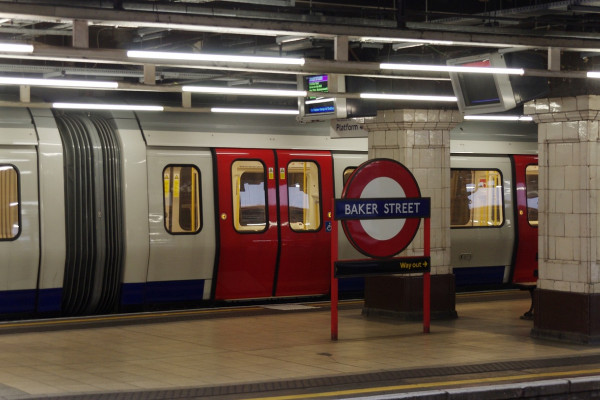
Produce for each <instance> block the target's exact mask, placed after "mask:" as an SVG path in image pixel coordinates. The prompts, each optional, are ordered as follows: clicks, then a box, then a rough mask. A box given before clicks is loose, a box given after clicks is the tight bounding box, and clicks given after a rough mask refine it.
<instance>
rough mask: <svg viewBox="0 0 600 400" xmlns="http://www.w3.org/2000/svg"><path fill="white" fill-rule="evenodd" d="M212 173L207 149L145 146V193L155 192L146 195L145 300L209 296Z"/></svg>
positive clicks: (212, 245) (212, 246)
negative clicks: (147, 243) (147, 236)
mask: <svg viewBox="0 0 600 400" xmlns="http://www.w3.org/2000/svg"><path fill="white" fill-rule="evenodd" d="M212 175H213V162H212V155H211V153H210V151H208V150H201V149H187V148H186V149H181V150H174V149H171V148H169V149H163V148H149V149H148V191H149V193H154V194H157V195H155V196H149V197H148V201H149V221H150V261H149V264H148V274H147V281H148V283H147V288H146V301H149V302H174V301H178V300H182V299H183V300H202V299H208V298H209V296H210V287H211V283H212V278H213V269H214V267H213V265H214V260H215V248H216V243H215V222H214V221H215V219H214V213H215V211H214V201H213V198H214V197H213V195H212V192H213V180H212ZM146 219H148V216H146Z"/></svg>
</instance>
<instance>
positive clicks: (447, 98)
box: [360, 93, 457, 102]
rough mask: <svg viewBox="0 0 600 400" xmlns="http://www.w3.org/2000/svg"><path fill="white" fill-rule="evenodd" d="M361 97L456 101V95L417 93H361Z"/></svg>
mask: <svg viewBox="0 0 600 400" xmlns="http://www.w3.org/2000/svg"><path fill="white" fill-rule="evenodd" d="M360 98H361V99H375V100H415V101H448V102H456V101H457V98H456V96H430V95H419V94H380V93H361V94H360Z"/></svg>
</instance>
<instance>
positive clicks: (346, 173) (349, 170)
mask: <svg viewBox="0 0 600 400" xmlns="http://www.w3.org/2000/svg"><path fill="white" fill-rule="evenodd" d="M354 171H356V167H348V168H346V169H345V170H344V180H343V182H344V186H346V182H348V179H350V175H352V173H353V172H354Z"/></svg>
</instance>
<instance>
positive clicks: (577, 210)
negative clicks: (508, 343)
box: [525, 95, 600, 343]
mask: <svg viewBox="0 0 600 400" xmlns="http://www.w3.org/2000/svg"><path fill="white" fill-rule="evenodd" d="M525 113H526V114H528V115H531V116H533V118H534V120H535V121H536V122H537V123H538V150H539V166H540V170H539V267H538V268H539V273H538V274H539V280H538V286H537V287H538V289H537V290H536V309H535V319H534V328H533V330H532V335H533V336H535V337H549V338H554V339H560V340H567V341H577V342H584V343H591V342H600V268H599V265H598V260H599V259H600V253H599V251H598V250H599V249H600V246H599V245H598V244H599V240H600V227H599V225H598V224H599V223H600V219H599V218H598V211H599V210H600V207H599V206H600V204H599V201H600V198H599V197H598V191H599V188H600V181H599V177H598V167H599V166H600V158H599V157H598V150H599V146H600V144H599V143H600V142H599V141H598V140H599V125H598V119H599V118H600V96H589V95H585V96H577V97H565V98H555V99H539V100H535V101H532V102H530V103H527V104H526V106H525Z"/></svg>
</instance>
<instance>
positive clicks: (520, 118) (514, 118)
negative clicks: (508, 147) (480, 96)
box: [464, 115, 533, 122]
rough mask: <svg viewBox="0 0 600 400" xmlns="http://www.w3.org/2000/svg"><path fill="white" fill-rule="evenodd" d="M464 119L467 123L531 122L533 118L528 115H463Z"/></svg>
mask: <svg viewBox="0 0 600 400" xmlns="http://www.w3.org/2000/svg"><path fill="white" fill-rule="evenodd" d="M464 119H465V120H467V121H468V120H472V121H521V122H528V121H533V118H532V117H530V116H528V115H465V116H464Z"/></svg>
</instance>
